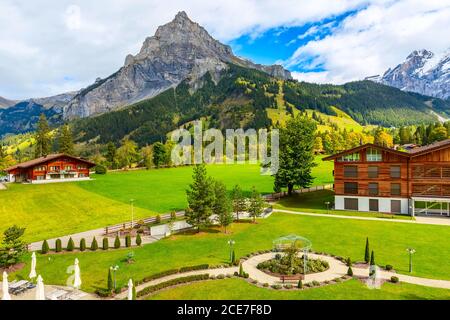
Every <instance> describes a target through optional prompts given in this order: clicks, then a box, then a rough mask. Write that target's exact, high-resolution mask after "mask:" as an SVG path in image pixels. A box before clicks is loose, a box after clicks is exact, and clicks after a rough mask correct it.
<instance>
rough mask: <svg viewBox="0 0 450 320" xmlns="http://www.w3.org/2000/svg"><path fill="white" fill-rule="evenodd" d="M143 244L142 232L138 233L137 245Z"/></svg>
mask: <svg viewBox="0 0 450 320" xmlns="http://www.w3.org/2000/svg"><path fill="white" fill-rule="evenodd" d="M141 244H142V238H141V234H140V233H138V234H137V236H136V245H137V246H140V245H141Z"/></svg>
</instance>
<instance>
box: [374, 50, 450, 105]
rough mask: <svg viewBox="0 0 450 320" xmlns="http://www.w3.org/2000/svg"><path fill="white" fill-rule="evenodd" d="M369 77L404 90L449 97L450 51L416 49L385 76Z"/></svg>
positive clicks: (443, 97)
mask: <svg viewBox="0 0 450 320" xmlns="http://www.w3.org/2000/svg"><path fill="white" fill-rule="evenodd" d="M368 79H369V80H374V81H377V82H380V83H382V84H386V85H389V86H393V87H396V88H399V89H401V90H404V91H412V92H417V93H420V94H423V95H427V96H432V97H437V98H441V99H447V98H449V97H450V52H447V53H446V54H443V55H440V56H437V55H435V54H434V53H433V52H431V51H428V50H424V49H423V50H416V51H413V52H412V53H411V54H410V55H409V56H408V57H407V58H406V60H405V61H404V62H403V63H401V64H399V65H398V66H396V67H395V68H394V69H388V70H387V71H386V72H385V73H384V74H383V76H381V77H369V78H368Z"/></svg>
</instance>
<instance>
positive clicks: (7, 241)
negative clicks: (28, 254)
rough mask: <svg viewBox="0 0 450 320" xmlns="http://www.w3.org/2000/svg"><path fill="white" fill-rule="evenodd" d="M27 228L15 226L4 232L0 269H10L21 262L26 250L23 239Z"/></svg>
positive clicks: (0, 251)
mask: <svg viewBox="0 0 450 320" xmlns="http://www.w3.org/2000/svg"><path fill="white" fill-rule="evenodd" d="M24 233H25V228H19V227H18V226H16V225H14V226H12V227H10V228H8V229H6V230H5V232H3V240H2V244H1V246H0V267H9V266H11V265H14V264H16V263H18V262H19V261H20V259H21V258H22V256H23V254H24V253H25V250H26V245H25V242H24V241H23V239H22V236H23V234H24Z"/></svg>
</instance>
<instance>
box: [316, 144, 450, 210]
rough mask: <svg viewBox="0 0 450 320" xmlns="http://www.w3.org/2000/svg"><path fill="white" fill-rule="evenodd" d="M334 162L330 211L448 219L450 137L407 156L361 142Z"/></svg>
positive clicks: (334, 158)
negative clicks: (418, 215) (333, 201)
mask: <svg viewBox="0 0 450 320" xmlns="http://www.w3.org/2000/svg"><path fill="white" fill-rule="evenodd" d="M323 160H325V161H327V160H333V161H334V171H333V174H334V190H335V208H336V209H337V210H357V211H373V212H388V213H401V214H410V215H413V216H414V215H416V214H423V215H440V216H446V217H449V216H450V139H447V140H444V141H440V142H436V143H433V144H430V145H427V146H423V147H418V148H414V149H411V150H409V151H407V152H403V151H397V150H394V149H390V148H386V147H382V146H378V145H374V144H365V145H361V146H358V147H356V148H353V149H349V150H345V151H343V152H340V153H337V154H334V155H332V156H329V157H325V158H324V159H323Z"/></svg>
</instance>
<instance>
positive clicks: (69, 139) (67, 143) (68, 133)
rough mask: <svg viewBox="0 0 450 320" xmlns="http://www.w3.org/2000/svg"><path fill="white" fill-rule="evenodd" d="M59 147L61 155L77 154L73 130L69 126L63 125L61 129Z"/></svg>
mask: <svg viewBox="0 0 450 320" xmlns="http://www.w3.org/2000/svg"><path fill="white" fill-rule="evenodd" d="M58 147H59V153H64V154H68V155H74V154H75V149H74V143H73V134H72V129H71V128H70V126H69V125H68V124H66V125H63V126H62V127H61V129H60V132H59V136H58Z"/></svg>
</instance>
